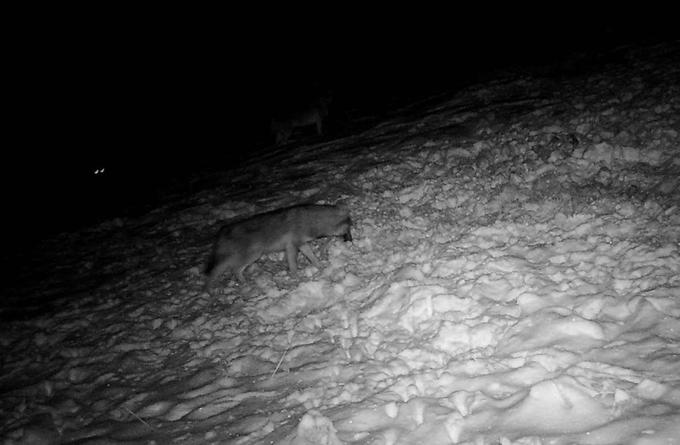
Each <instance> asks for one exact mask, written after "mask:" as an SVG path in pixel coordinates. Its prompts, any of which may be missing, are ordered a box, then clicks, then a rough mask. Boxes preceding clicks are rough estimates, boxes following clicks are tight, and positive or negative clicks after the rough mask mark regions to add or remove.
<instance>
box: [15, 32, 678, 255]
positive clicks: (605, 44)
mask: <svg viewBox="0 0 680 445" xmlns="http://www.w3.org/2000/svg"><path fill="white" fill-rule="evenodd" d="M636 23H637V22H636V21H635V20H633V21H621V22H616V21H614V22H612V23H602V22H599V21H597V20H592V21H585V22H584V23H579V22H571V23H570V22H569V21H568V20H562V21H556V22H552V21H546V20H543V21H540V22H532V21H531V20H530V19H523V20H521V21H519V22H518V21H514V22H508V23H504V24H502V25H501V24H500V22H499V23H488V24H486V25H483V24H479V23H468V24H462V25H457V26H456V27H452V29H451V30H446V29H444V30H442V29H439V30H433V31H432V30H428V28H427V27H422V28H414V29H411V30H410V32H405V33H404V34H403V35H397V34H394V33H389V32H386V33H384V34H383V35H380V36H371V37H369V36H365V35H364V34H362V33H357V34H356V35H351V34H350V35H335V37H334V38H324V37H323V35H321V37H319V38H316V37H314V38H312V39H311V44H307V43H308V42H307V41H305V40H304V39H301V37H300V36H298V35H293V34H296V33H295V32H293V33H291V35H284V36H281V35H279V36H278V37H277V38H272V40H269V41H268V40H267V38H263V39H262V40H263V41H257V42H254V44H253V45H252V46H251V47H248V46H246V45H244V46H242V47H241V48H239V49H237V50H235V51H234V52H231V51H229V45H226V47H225V48H227V49H224V48H222V47H221V45H220V43H219V42H216V41H212V42H206V39H209V37H206V36H210V35H211V34H210V33H207V34H201V30H199V29H198V28H196V29H192V30H194V31H197V36H195V37H194V38H193V40H189V41H188V42H186V41H183V40H182V37H181V36H179V37H169V36H168V35H164V34H163V33H159V34H158V35H152V33H151V32H142V33H139V34H132V35H129V36H127V37H125V38H124V39H122V40H120V39H117V38H116V36H115V35H113V36H112V35H104V36H101V39H94V40H93V41H84V40H82V35H76V36H72V37H67V38H65V39H64V40H61V39H58V41H59V44H60V45H62V46H64V45H63V44H64V43H67V44H68V45H66V46H68V47H69V48H70V50H69V51H63V50H60V51H57V49H62V46H59V45H57V44H54V45H53V46H52V47H51V44H50V43H49V42H48V43H47V45H46V47H45V48H43V51H44V53H43V54H42V55H41V57H39V59H40V60H39V62H38V63H39V64H40V65H41V66H43V67H44V66H50V67H51V68H53V69H52V70H51V74H50V75H45V74H42V73H40V72H39V71H40V70H38V74H36V73H33V74H32V75H33V76H34V77H33V78H29V79H27V80H28V82H30V83H32V85H33V86H34V87H35V89H34V90H31V91H29V98H30V99H31V100H29V101H28V105H27V104H25V103H24V104H23V105H24V107H25V108H23V109H21V111H20V113H19V115H18V116H17V118H18V119H17V120H18V122H17V125H18V126H19V128H20V130H21V132H22V133H23V134H24V138H23V140H22V145H23V146H22V147H21V148H20V149H19V150H18V153H17V154H16V156H15V157H14V159H12V160H8V162H6V163H5V167H4V170H5V177H4V180H5V181H7V184H6V185H5V189H6V190H12V196H11V197H10V208H11V209H13V212H12V213H11V215H12V221H13V222H14V223H15V224H16V225H17V228H21V229H26V230H29V231H30V230H36V228H39V227H42V228H45V233H47V232H50V231H55V230H56V231H59V230H72V229H75V228H77V227H79V226H82V225H86V224H89V223H90V222H92V221H95V220H97V218H101V217H113V216H116V213H119V211H120V209H123V208H130V207H136V208H137V209H138V210H139V211H142V210H143V209H145V208H148V206H146V204H149V203H150V204H153V202H155V201H154V200H156V199H157V197H156V196H155V193H156V192H155V191H154V189H157V188H159V187H163V186H164V185H166V184H167V183H169V182H172V181H176V182H177V181H182V180H183V178H185V177H187V176H188V175H191V174H195V173H197V172H200V171H205V170H210V171H216V172H219V171H225V170H229V169H230V168H237V167H238V166H239V165H240V162H241V161H242V160H243V159H247V158H248V157H249V156H250V155H251V154H252V153H253V152H256V151H257V150H260V149H262V148H264V147H267V146H268V145H270V144H271V135H270V134H269V133H268V122H269V119H270V118H271V113H272V109H273V107H274V105H273V103H274V102H276V101H277V100H279V101H281V100H285V98H286V97H290V96H291V95H294V94H295V91H296V89H297V88H305V87H307V86H308V85H310V84H311V83H319V84H321V85H323V86H325V87H328V88H330V89H332V90H333V94H334V96H335V99H336V100H337V101H338V102H339V103H340V105H338V104H336V106H338V107H346V108H349V107H352V108H353V109H354V110H358V111H359V112H361V113H365V114H367V115H372V116H375V117H376V118H379V116H380V115H381V114H382V113H384V112H387V111H389V110H390V109H391V108H393V107H394V106H396V105H399V104H402V105H405V104H407V103H408V102H409V101H414V100H418V99H419V98H424V97H428V96H431V95H433V94H438V93H441V92H445V91H449V92H452V91H456V90H457V89H460V88H462V87H464V86H465V85H468V84H471V83H475V82H479V81H483V80H485V79H486V78H488V77H489V76H491V75H492V74H493V73H496V72H499V71H501V70H503V69H508V68H511V67H514V68H520V67H531V68H533V67H537V66H541V65H546V64H554V63H557V62H559V61H560V60H561V59H562V58H564V57H567V56H571V55H573V54H575V53H584V54H590V55H596V54H598V53H600V52H603V51H606V50H608V49H612V48H615V47H617V46H620V45H627V44H646V43H654V42H661V41H668V40H674V38H675V36H674V34H675V32H674V31H672V30H670V28H667V27H665V26H663V23H661V24H658V26H651V25H650V24H645V25H640V26H638V27H636V26H634V25H635V24H636ZM579 25H581V26H579ZM192 30H189V31H192ZM378 31H380V30H378ZM183 35H186V34H183ZM231 43H232V44H233V43H235V42H234V41H233V40H232V41H231ZM593 62H597V60H595V59H593ZM55 67H56V69H54V68H55ZM36 123H37V124H38V125H36ZM102 167H105V168H107V169H108V171H107V172H106V173H107V174H106V175H105V177H106V179H104V180H102V178H96V177H94V175H93V174H92V173H93V171H94V170H95V169H96V168H102ZM46 221H47V223H46ZM60 221H61V222H63V224H60V223H59V222H60ZM47 228H51V229H53V230H48V229H47ZM20 244H21V243H20Z"/></svg>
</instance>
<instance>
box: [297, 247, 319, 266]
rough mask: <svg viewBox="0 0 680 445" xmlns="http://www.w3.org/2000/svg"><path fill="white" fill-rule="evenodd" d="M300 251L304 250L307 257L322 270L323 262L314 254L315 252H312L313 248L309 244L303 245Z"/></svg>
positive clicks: (303, 252)
mask: <svg viewBox="0 0 680 445" xmlns="http://www.w3.org/2000/svg"><path fill="white" fill-rule="evenodd" d="M300 252H302V254H303V255H304V256H306V257H307V259H308V260H309V261H310V262H311V263H312V264H313V265H314V267H316V268H317V269H319V270H321V263H320V262H319V260H318V259H317V258H316V256H314V252H312V248H311V247H309V244H303V245H301V246H300Z"/></svg>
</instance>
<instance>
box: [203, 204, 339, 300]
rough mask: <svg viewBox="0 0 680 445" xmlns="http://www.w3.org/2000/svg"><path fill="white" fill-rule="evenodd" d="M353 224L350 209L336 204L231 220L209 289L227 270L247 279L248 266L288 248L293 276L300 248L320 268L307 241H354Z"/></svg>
mask: <svg viewBox="0 0 680 445" xmlns="http://www.w3.org/2000/svg"><path fill="white" fill-rule="evenodd" d="M351 224H352V221H351V219H350V216H349V212H348V211H347V210H346V209H343V208H340V207H337V206H332V205H298V206H293V207H287V208H283V209H279V210H274V211H271V212H267V213H261V214H259V215H255V216H253V217H251V218H248V219H245V220H242V221H237V222H234V223H232V224H228V225H226V226H224V227H222V228H221V229H220V231H219V233H218V235H217V241H216V242H215V245H214V247H213V251H212V254H211V256H210V258H209V260H208V265H207V267H206V273H207V274H208V278H207V280H206V283H205V290H210V289H211V288H212V286H213V284H214V283H215V281H216V280H217V279H218V278H219V277H220V276H221V275H222V274H223V273H225V272H227V271H230V272H232V273H233V274H235V275H236V277H237V278H238V280H239V281H241V282H244V281H245V278H244V277H243V271H244V270H245V268H246V267H248V266H249V265H251V264H252V263H254V262H255V261H257V259H258V258H260V257H261V256H262V255H263V254H265V253H271V252H280V251H282V250H284V251H285V252H286V259H287V260H288V269H289V270H290V273H291V274H292V275H293V276H295V275H296V273H297V253H298V250H300V251H301V252H302V253H303V254H304V256H306V257H307V258H308V259H309V261H310V262H311V263H312V264H313V265H314V266H316V267H317V268H319V269H320V268H321V267H320V266H321V264H320V263H319V260H318V259H317V258H316V257H315V256H314V253H313V252H312V249H311V248H310V247H309V245H308V244H307V242H308V241H311V240H313V239H316V238H320V237H324V236H342V237H343V239H344V241H352V233H351V232H350V226H351Z"/></svg>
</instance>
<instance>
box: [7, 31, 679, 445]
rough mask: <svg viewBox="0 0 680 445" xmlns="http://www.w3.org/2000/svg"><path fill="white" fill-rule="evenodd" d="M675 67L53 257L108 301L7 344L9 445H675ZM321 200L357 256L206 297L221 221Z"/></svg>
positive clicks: (218, 193)
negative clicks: (343, 214) (332, 208)
mask: <svg viewBox="0 0 680 445" xmlns="http://www.w3.org/2000/svg"><path fill="white" fill-rule="evenodd" d="M678 50H679V48H678V47H677V44H666V46H662V47H655V48H645V49H643V50H636V49H635V48H630V49H628V51H629V56H628V57H627V58H626V59H625V60H626V62H627V63H626V64H624V65H616V64H612V65H609V66H607V67H606V69H604V70H602V71H601V72H599V73H594V74H589V75H586V76H574V77H571V78H561V79H558V78H555V79H551V80H550V82H547V81H545V82H544V81H542V80H541V79H540V78H533V77H530V76H529V75H527V74H524V75H519V76H518V77H514V78H513V77H508V78H505V79H500V80H496V81H491V82H487V83H485V84H478V85H473V86H470V87H469V88H467V89H465V90H463V91H460V92H458V93H456V94H455V95H453V96H451V97H448V98H446V99H441V98H440V101H439V102H438V103H436V104H429V105H427V107H424V106H421V108H411V109H408V110H405V111H403V112H402V113H401V114H399V116H398V117H392V118H386V119H385V120H383V121H382V122H380V125H376V126H375V127H372V128H369V129H366V130H364V131H362V132H359V133H357V134H354V135H351V136H348V137H346V138H339V139H334V140H330V141H323V142H319V143H315V144H301V145H300V146H299V147H297V148H296V149H295V150H292V151H288V152H279V153H274V154H273V155H272V157H271V158H270V159H274V161H273V162H274V164H276V165H278V163H277V162H276V161H278V160H280V159H285V160H286V162H285V163H283V164H284V165H285V166H286V168H274V167H273V166H272V165H274V164H272V163H269V159H268V158H267V157H266V156H265V157H263V158H261V159H259V160H257V161H255V162H253V163H251V164H250V165H248V166H247V167H245V168H244V172H243V174H242V175H239V176H238V177H235V178H233V180H232V182H231V183H229V184H228V185H222V186H220V187H217V188H215V189H211V190H207V191H203V192H200V193H197V194H195V195H192V196H188V197H186V198H183V199H184V201H183V205H181V206H173V207H170V206H168V207H167V208H160V209H158V210H157V211H155V212H152V213H150V214H149V215H146V216H144V217H142V218H139V219H132V218H130V219H128V220H125V221H124V224H123V226H124V227H123V228H121V224H120V221H118V222H116V223H115V224H102V225H101V226H98V227H94V228H92V229H90V230H88V231H84V232H82V233H79V234H65V235H62V237H63V238H62V239H60V240H59V239H58V240H56V241H54V243H53V244H49V243H48V244H47V247H46V249H47V250H49V248H50V247H51V248H52V249H53V250H54V251H55V252H57V251H59V252H58V253H55V255H57V258H60V259H61V260H62V263H63V264H66V266H63V267H67V266H68V265H69V264H70V265H71V266H72V269H73V271H74V272H73V273H74V274H76V275H75V276H76V277H80V276H82V275H78V274H87V273H92V271H95V272H99V273H102V274H103V275H105V276H106V277H107V279H106V280H104V281H103V282H102V283H101V284H99V285H98V286H97V287H95V288H92V289H90V290H88V291H86V292H81V293H80V294H78V295H76V296H74V297H72V298H70V299H66V300H59V301H58V302H57V303H55V304H54V306H53V307H52V309H51V310H50V312H49V313H45V314H43V315H39V316H35V317H32V318H28V319H25V320H15V321H11V322H7V323H3V326H2V336H1V343H0V345H1V352H2V357H3V358H2V373H1V375H2V377H0V388H1V391H0V393H1V394H2V399H1V402H0V418H1V419H2V421H1V423H0V434H1V435H2V438H3V443H4V444H8V445H9V444H34V443H37V444H56V443H65V444H66V443H91V444H95V443H155V444H165V443H182V444H185V443H186V444H199V443H200V444H202V443H214V444H217V443H221V444H239V445H241V444H243V445H245V444H290V445H308V444H309V445H311V444H315V445H316V444H329V445H340V444H388V445H393V444H433V445H436V444H452V443H501V444H511V443H515V444H623V443H625V444H677V443H680V207H679V205H680V189H679V187H678V179H677V178H678V177H679V176H678V174H679V173H680V157H679V156H678V149H679V147H680V145H679V144H680V136H679V133H678V131H679V130H678V129H679V128H680V84H679V83H678V82H677V80H678V79H680V63H678V62H680V60H679V59H678ZM428 107H429V108H428ZM471 110H476V111H471ZM452 124H455V126H456V128H458V127H459V126H464V127H465V128H466V130H464V131H463V130H460V129H456V130H454V129H453V127H452ZM288 178H296V179H297V181H290V180H288ZM300 178H302V179H300ZM251 185H252V187H251ZM310 197H312V198H313V199H314V200H315V201H316V202H342V203H343V204H344V205H345V206H347V207H348V208H349V209H351V214H352V219H353V222H354V227H353V236H354V242H353V243H343V242H342V241H341V240H320V241H318V242H315V243H314V245H313V249H314V250H315V251H316V253H318V254H319V255H318V256H319V257H320V258H322V259H323V261H322V263H323V269H322V270H317V269H316V268H315V267H313V266H311V265H309V264H308V263H307V262H303V263H302V264H301V267H303V270H302V271H301V272H300V276H299V277H298V278H293V277H290V276H289V275H288V273H287V271H286V267H285V262H284V261H283V260H282V255H280V254H272V255H268V256H266V257H264V258H262V259H260V260H259V261H257V262H256V263H255V264H254V265H253V266H252V267H250V268H249V270H247V271H246V273H245V275H246V277H247V280H248V281H247V283H245V284H239V283H237V282H236V281H232V280H229V279H228V278H225V279H223V280H222V281H221V282H220V283H219V285H218V286H217V287H218V288H219V289H218V292H216V293H215V294H214V295H209V294H207V293H205V292H202V290H201V289H202V284H203V279H204V278H203V276H202V275H201V273H200V269H201V266H200V264H201V262H202V261H203V259H204V258H205V256H206V255H207V253H208V251H209V249H210V243H211V241H212V235H214V234H215V233H216V231H217V227H218V226H219V224H220V222H222V221H223V220H224V219H228V218H231V217H233V216H237V215H247V214H253V213H257V212H260V211H266V210H270V209H274V208H278V207H283V206H285V205H288V204H292V203H295V202H299V201H303V200H308V199H309V198H310ZM65 239H66V240H67V241H70V242H71V244H69V245H73V246H74V247H72V248H71V249H72V252H71V251H69V250H68V248H66V249H65V248H64V247H63V246H64V245H65V244H64V240H65ZM95 246H96V247H95ZM64 249H65V251H64ZM84 252H89V253H88V254H87V255H83V253H84ZM69 253H70V254H72V255H73V258H77V259H71V260H70V261H71V263H67V262H65V258H71V257H69V256H68V255H69ZM51 280H52V281H50V279H48V280H46V281H44V282H40V283H37V284H35V286H36V287H35V289H36V292H39V291H44V289H45V288H50V287H56V286H59V285H60V282H58V281H54V280H56V279H51ZM41 286H42V287H41Z"/></svg>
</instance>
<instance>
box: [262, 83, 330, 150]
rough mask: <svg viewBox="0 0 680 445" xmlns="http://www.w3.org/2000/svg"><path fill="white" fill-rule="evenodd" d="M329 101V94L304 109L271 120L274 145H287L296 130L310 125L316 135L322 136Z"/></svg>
mask: <svg viewBox="0 0 680 445" xmlns="http://www.w3.org/2000/svg"><path fill="white" fill-rule="evenodd" d="M331 101H332V96H331V95H330V93H329V94H326V95H323V96H321V97H318V98H317V99H316V100H314V101H313V102H312V103H311V104H308V105H307V106H306V107H304V108H301V109H298V110H295V111H293V112H290V113H288V114H286V115H284V116H279V117H275V118H274V119H272V121H271V132H272V134H273V135H274V139H275V143H276V145H283V144H285V143H287V142H288V140H289V139H290V137H291V136H292V135H293V132H294V131H295V129H296V128H302V129H304V128H305V127H309V126H311V125H314V127H315V128H316V134H317V135H318V136H322V135H323V131H324V119H326V117H327V116H328V106H329V105H330V103H331Z"/></svg>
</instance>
